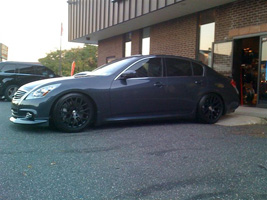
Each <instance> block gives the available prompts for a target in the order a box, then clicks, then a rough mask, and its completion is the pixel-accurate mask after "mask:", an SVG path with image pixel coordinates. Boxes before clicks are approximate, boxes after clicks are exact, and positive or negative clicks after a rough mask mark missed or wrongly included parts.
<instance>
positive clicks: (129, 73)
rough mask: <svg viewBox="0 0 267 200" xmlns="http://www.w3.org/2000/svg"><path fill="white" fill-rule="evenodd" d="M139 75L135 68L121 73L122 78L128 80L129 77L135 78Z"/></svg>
mask: <svg viewBox="0 0 267 200" xmlns="http://www.w3.org/2000/svg"><path fill="white" fill-rule="evenodd" d="M135 77H137V75H136V71H134V70H127V71H125V72H123V73H122V74H121V75H120V78H119V79H120V80H126V79H128V78H135Z"/></svg>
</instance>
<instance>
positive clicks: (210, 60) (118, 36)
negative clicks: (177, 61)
mask: <svg viewBox="0 0 267 200" xmlns="http://www.w3.org/2000/svg"><path fill="white" fill-rule="evenodd" d="M68 3H69V40H70V41H73V42H81V43H91V44H98V65H102V64H105V63H107V62H109V61H111V60H113V59H116V58H121V57H125V56H129V55H135V54H168V55H179V56H185V57H189V58H193V59H197V60H200V61H201V62H203V63H205V64H206V65H208V66H210V67H212V68H214V69H215V70H216V71H218V72H220V73H222V74H223V75H226V76H233V78H234V80H235V81H236V82H237V87H238V90H239V92H240V99H241V104H248V105H257V106H259V107H267V73H266V65H267V12H266V10H267V1H266V0H212V1H210V0H72V1H68Z"/></svg>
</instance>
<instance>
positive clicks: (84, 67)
mask: <svg viewBox="0 0 267 200" xmlns="http://www.w3.org/2000/svg"><path fill="white" fill-rule="evenodd" d="M73 61H75V63H76V67H75V73H78V72H82V71H91V70H93V69H95V68H96V67H97V47H96V46H93V45H85V46H84V47H83V48H73V49H70V50H62V51H61V66H62V76H70V73H71V64H72V62H73ZM39 62H40V63H42V64H43V65H44V66H46V67H48V68H50V69H52V70H53V71H54V72H55V73H57V74H59V66H60V51H59V50H57V51H53V52H50V53H48V54H47V55H46V57H44V58H40V59H39Z"/></svg>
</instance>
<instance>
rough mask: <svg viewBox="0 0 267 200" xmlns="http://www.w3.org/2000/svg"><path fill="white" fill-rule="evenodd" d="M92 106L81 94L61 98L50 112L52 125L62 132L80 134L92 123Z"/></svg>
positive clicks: (71, 94)
mask: <svg viewBox="0 0 267 200" xmlns="http://www.w3.org/2000/svg"><path fill="white" fill-rule="evenodd" d="M93 117H94V106H93V104H92V101H91V100H90V99H89V98H88V97H86V96H85V95H83V94H78V93H70V94H67V95H64V96H62V97H61V98H60V99H59V100H58V101H57V102H56V104H55V106H54V108H53V110H52V121H53V125H54V126H55V127H56V128H57V129H59V130H61V131H64V132H69V133H70V132H80V131H82V130H83V129H84V128H86V127H87V126H88V125H89V124H91V123H92V122H93Z"/></svg>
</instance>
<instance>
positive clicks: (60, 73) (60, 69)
mask: <svg viewBox="0 0 267 200" xmlns="http://www.w3.org/2000/svg"><path fill="white" fill-rule="evenodd" d="M62 35H63V23H61V32H60V48H59V70H58V71H59V72H58V73H59V75H60V76H62V53H61V46H62Z"/></svg>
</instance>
